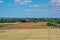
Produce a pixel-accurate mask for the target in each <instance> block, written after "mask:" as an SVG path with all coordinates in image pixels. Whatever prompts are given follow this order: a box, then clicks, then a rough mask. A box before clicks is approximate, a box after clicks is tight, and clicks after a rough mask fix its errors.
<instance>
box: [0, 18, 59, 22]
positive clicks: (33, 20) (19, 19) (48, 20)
mask: <svg viewBox="0 0 60 40" xmlns="http://www.w3.org/2000/svg"><path fill="white" fill-rule="evenodd" d="M59 21H60V18H0V23H16V22H22V23H24V22H34V23H36V22H58V23H59Z"/></svg>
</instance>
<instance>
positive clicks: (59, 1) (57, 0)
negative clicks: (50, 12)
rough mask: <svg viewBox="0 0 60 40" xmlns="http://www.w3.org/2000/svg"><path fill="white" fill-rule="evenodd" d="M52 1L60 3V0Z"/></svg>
mask: <svg viewBox="0 0 60 40" xmlns="http://www.w3.org/2000/svg"><path fill="white" fill-rule="evenodd" d="M51 2H58V3H60V0H51Z"/></svg>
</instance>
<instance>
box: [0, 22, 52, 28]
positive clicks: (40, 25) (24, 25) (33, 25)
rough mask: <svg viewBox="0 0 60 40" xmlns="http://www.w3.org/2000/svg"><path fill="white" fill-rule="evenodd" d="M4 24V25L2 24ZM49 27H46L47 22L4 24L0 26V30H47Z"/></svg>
mask: <svg viewBox="0 0 60 40" xmlns="http://www.w3.org/2000/svg"><path fill="white" fill-rule="evenodd" d="M2 24H4V23H2ZM49 28H51V27H49V26H47V22H40V23H15V24H11V23H5V24H4V25H2V26H0V29H49Z"/></svg>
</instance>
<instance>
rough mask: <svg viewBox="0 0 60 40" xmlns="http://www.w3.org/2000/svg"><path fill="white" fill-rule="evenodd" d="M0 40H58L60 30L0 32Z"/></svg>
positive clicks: (59, 39)
mask: <svg viewBox="0 0 60 40" xmlns="http://www.w3.org/2000/svg"><path fill="white" fill-rule="evenodd" d="M0 40H60V29H18V30H0Z"/></svg>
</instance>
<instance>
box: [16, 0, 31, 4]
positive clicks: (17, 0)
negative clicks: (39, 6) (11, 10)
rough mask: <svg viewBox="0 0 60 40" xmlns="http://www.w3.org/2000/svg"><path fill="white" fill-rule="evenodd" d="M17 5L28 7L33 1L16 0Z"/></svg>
mask: <svg viewBox="0 0 60 40" xmlns="http://www.w3.org/2000/svg"><path fill="white" fill-rule="evenodd" d="M15 2H16V3H18V4H20V5H26V4H28V3H31V2H32V1H31V0H15Z"/></svg>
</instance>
